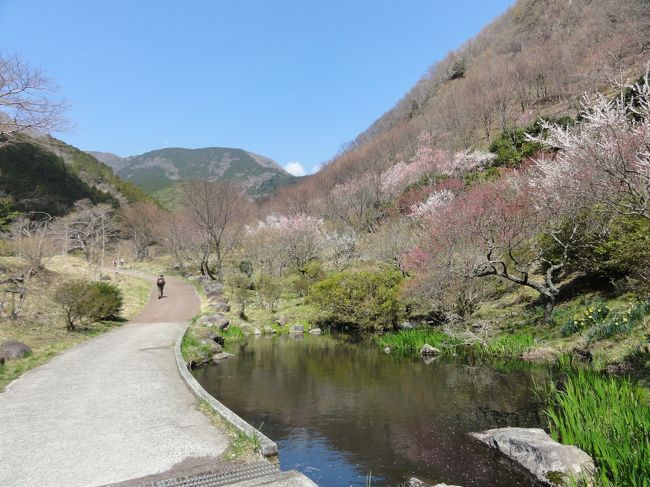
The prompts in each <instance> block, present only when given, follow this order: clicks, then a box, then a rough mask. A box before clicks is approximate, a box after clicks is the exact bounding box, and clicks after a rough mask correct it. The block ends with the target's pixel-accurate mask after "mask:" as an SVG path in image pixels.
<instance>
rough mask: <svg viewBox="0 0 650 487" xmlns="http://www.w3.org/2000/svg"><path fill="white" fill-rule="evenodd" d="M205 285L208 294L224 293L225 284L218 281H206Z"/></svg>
mask: <svg viewBox="0 0 650 487" xmlns="http://www.w3.org/2000/svg"><path fill="white" fill-rule="evenodd" d="M203 287H204V288H205V294H206V296H208V297H209V298H210V297H213V296H221V295H222V294H223V284H221V283H218V282H204V283H203Z"/></svg>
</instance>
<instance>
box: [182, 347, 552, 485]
mask: <svg viewBox="0 0 650 487" xmlns="http://www.w3.org/2000/svg"><path fill="white" fill-rule="evenodd" d="M232 351H233V352H235V353H237V357H236V358H233V359H230V360H229V361H226V362H224V363H223V364H221V365H210V366H207V367H205V368H201V369H199V370H196V371H194V375H195V377H196V378H197V380H198V381H199V382H200V383H201V384H202V385H203V387H205V389H206V390H208V391H209V392H210V393H211V394H212V395H213V396H215V397H216V398H217V399H219V400H220V401H221V402H223V403H224V404H225V405H226V406H228V407H229V408H230V409H232V410H233V411H234V412H236V413H237V414H239V415H240V416H241V417H243V418H244V419H245V420H247V421H248V422H249V423H251V424H253V425H254V426H256V427H260V425H261V429H262V431H263V432H264V434H266V435H267V436H268V437H270V438H271V439H272V440H274V441H276V442H277V443H278V445H279V450H280V455H279V456H280V464H281V467H282V469H283V470H288V469H295V470H299V471H301V472H303V473H304V474H305V475H307V476H308V477H310V478H311V479H312V480H314V481H315V482H316V483H317V484H319V485H320V486H322V487H330V486H332V487H344V486H349V485H354V486H365V485H367V479H368V477H369V476H370V477H371V483H372V485H373V486H377V487H378V486H395V485H400V484H402V483H405V482H406V481H407V480H408V478H410V477H411V476H417V477H420V478H422V479H423V480H427V481H430V482H432V483H436V482H445V483H449V484H457V485H462V486H466V487H467V486H533V485H537V484H536V483H535V481H534V479H533V478H531V477H530V476H529V475H528V474H527V473H526V472H524V471H523V470H522V469H520V468H519V467H517V466H514V465H512V464H511V462H510V461H509V460H507V459H504V458H502V456H501V455H499V454H497V453H496V452H493V451H491V450H489V449H488V448H486V447H485V446H483V445H480V444H478V443H476V442H475V441H474V440H472V439H471V438H468V436H467V433H468V432H471V431H480V430H484V429H488V428H496V427H502V426H523V427H534V426H540V424H541V422H542V421H543V416H542V414H541V412H540V405H539V403H538V402H537V400H536V397H535V394H534V392H533V390H532V389H533V382H534V381H536V382H537V383H541V382H542V381H544V380H545V379H546V378H547V377H548V372H547V371H546V370H545V369H541V368H534V367H527V366H525V365H523V364H520V366H519V367H515V368H513V367H512V366H510V367H505V366H504V365H503V364H502V365H501V366H498V365H469V364H467V363H466V362H459V361H452V362H450V361H448V360H443V359H436V360H434V361H432V362H431V363H429V364H426V363H424V362H423V361H421V360H415V359H408V358H401V357H396V356H393V355H385V354H383V353H381V352H380V351H378V350H377V349H376V348H375V347H374V346H372V345H368V344H346V343H343V342H342V341H340V340H335V339H333V338H330V337H310V336H307V337H299V338H297V339H292V338H289V337H274V338H262V337H260V338H258V339H250V340H249V341H248V342H246V343H243V344H241V345H240V346H238V347H237V348H236V349H234V350H232Z"/></svg>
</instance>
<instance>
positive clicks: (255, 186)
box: [94, 147, 296, 209]
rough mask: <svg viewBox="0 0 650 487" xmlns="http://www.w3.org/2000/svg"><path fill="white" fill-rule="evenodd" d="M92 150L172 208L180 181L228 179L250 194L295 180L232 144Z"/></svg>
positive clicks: (177, 198)
mask: <svg viewBox="0 0 650 487" xmlns="http://www.w3.org/2000/svg"><path fill="white" fill-rule="evenodd" d="M94 154H95V155H96V156H97V157H98V158H99V159H100V160H103V161H105V162H106V163H107V164H108V165H111V166H112V167H113V168H114V169H115V172H116V174H117V175H119V176H120V177H121V178H122V179H124V180H126V181H129V182H131V183H133V184H135V185H136V186H138V187H139V188H142V189H143V190H145V191H147V192H148V193H150V194H153V195H154V196H155V197H156V198H157V199H158V200H160V201H161V202H162V203H163V204H165V205H166V206H167V207H171V208H174V209H177V208H178V207H179V201H180V186H181V184H182V183H183V182H184V181H191V180H194V179H205V180H209V181H230V182H234V183H236V184H239V185H240V186H241V187H242V188H244V189H246V191H247V192H248V194H249V195H251V196H252V197H262V196H268V195H270V194H273V193H274V192H275V191H276V190H277V189H278V188H280V187H282V186H286V185H289V184H293V183H294V182H295V181H296V178H295V177H294V176H292V175H291V174H289V173H287V172H286V171H285V170H284V169H283V168H282V167H281V166H280V165H278V164H277V163H276V162H275V161H273V160H272V159H269V158H268V157H264V156H260V155H258V154H254V153H252V152H248V151H245V150H242V149H236V148H227V147H206V148H202V149H185V148H181V147H177V148H168V149H158V150H153V151H149V152H146V153H144V154H140V155H138V156H130V157H126V158H119V157H117V156H115V155H114V154H109V153H98V152H95V153H94Z"/></svg>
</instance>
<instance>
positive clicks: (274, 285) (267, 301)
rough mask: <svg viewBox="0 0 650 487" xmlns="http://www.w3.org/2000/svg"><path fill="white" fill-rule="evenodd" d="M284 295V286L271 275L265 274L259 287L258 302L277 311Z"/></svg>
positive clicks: (263, 306) (262, 306)
mask: <svg viewBox="0 0 650 487" xmlns="http://www.w3.org/2000/svg"><path fill="white" fill-rule="evenodd" d="M280 296H282V286H281V285H280V283H279V282H278V281H276V280H275V279H273V278H272V277H271V276H267V275H263V276H262V277H261V278H260V282H259V285H258V288H257V304H258V305H259V306H260V307H261V308H267V309H270V310H271V311H275V310H276V308H277V306H278V301H279V300H280Z"/></svg>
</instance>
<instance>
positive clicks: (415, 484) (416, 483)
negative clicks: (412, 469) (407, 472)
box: [406, 477, 460, 487]
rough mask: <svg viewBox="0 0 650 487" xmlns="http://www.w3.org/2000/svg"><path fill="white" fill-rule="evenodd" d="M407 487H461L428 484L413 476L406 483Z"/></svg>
mask: <svg viewBox="0 0 650 487" xmlns="http://www.w3.org/2000/svg"><path fill="white" fill-rule="evenodd" d="M406 485H407V487H460V486H459V485H449V484H435V485H431V484H427V483H426V482H423V481H422V480H420V479H419V478H417V477H411V478H410V479H409V481H408V483H407V484H406Z"/></svg>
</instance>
